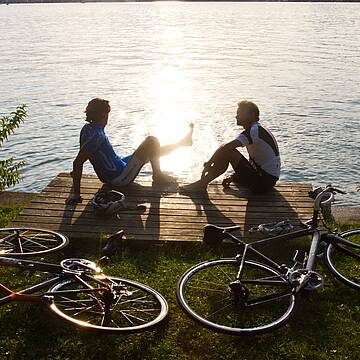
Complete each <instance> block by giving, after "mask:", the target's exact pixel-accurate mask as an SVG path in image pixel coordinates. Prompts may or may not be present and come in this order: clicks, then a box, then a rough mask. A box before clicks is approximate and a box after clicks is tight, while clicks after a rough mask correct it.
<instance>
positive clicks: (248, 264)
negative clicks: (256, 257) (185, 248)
mask: <svg viewBox="0 0 360 360" xmlns="http://www.w3.org/2000/svg"><path fill="white" fill-rule="evenodd" d="M239 265H240V263H239V260H237V259H219V260H212V261H207V262H203V263H200V264H197V265H195V266H193V267H192V268H191V269H189V270H188V271H187V272H185V273H184V274H183V276H182V277H181V278H180V280H179V282H178V286H177V300H178V302H179V305H180V307H181V308H182V310H183V311H184V312H185V314H186V315H188V316H189V317H190V318H191V319H192V320H194V321H196V322H197V323H199V324H200V325H202V326H204V327H206V328H208V329H210V330H213V331H215V332H220V333H224V334H228V335H258V334H264V333H267V332H270V331H273V330H275V329H277V328H279V327H281V326H283V325H285V324H286V323H287V322H288V321H289V320H290V318H291V316H292V315H293V314H294V312H295V308H296V304H297V302H296V294H295V292H294V291H292V288H291V286H290V283H289V282H288V281H287V280H286V279H285V277H284V275H282V274H280V273H279V272H277V271H276V270H274V269H272V268H270V267H268V266H267V265H264V264H261V263H258V262H255V261H250V260H249V261H245V264H244V275H245V276H249V275H250V272H249V271H248V269H249V268H254V270H256V271H259V274H261V273H264V275H266V274H267V275H268V278H269V279H270V278H274V279H278V280H276V281H279V285H276V286H284V288H286V293H287V295H286V296H285V295H284V297H283V298H285V297H288V298H289V304H288V305H286V304H285V306H284V311H281V314H282V315H281V316H279V317H276V319H275V320H270V321H269V323H267V324H262V325H260V324H256V325H255V319H254V324H252V325H246V326H245V324H244V325H239V321H243V322H244V323H247V322H249V320H247V319H246V317H247V316H250V317H251V318H253V315H254V314H252V310H251V306H255V307H256V306H260V307H261V305H262V304H265V303H266V301H264V302H263V303H262V304H261V303H259V304H256V301H261V296H260V294H259V297H258V299H255V298H254V299H255V300H254V299H253V300H251V301H252V302H253V303H254V305H247V306H248V308H246V306H242V307H241V308H238V307H237V305H236V304H232V305H226V306H225V307H223V308H220V309H221V310H219V309H216V306H218V305H216V304H217V303H219V302H220V301H221V300H217V299H216V296H219V297H223V296H224V295H225V298H223V300H225V299H226V297H227V296H228V294H229V290H228V284H227V283H229V281H232V280H233V278H232V277H229V273H234V274H235V278H236V274H237V271H238V269H239ZM217 266H219V267H220V266H229V267H230V268H231V270H228V271H229V273H226V272H224V269H220V268H219V269H220V270H221V271H219V272H218V274H219V275H220V277H219V279H220V281H221V283H217V282H214V281H212V279H213V278H214V276H215V275H216V274H215V272H214V274H215V275H214V276H213V275H212V274H211V272H213V269H215V267H217ZM230 268H229V269H230ZM209 269H210V271H209ZM206 271H208V272H209V280H206V278H207V277H206V276H207V274H206ZM256 271H255V272H256ZM201 272H203V275H202V276H199V280H198V281H199V283H200V284H201V285H203V284H209V285H211V288H210V287H209V288H202V287H201V288H199V290H200V293H198V294H195V295H194V300H190V296H191V291H192V290H189V289H191V287H192V288H193V289H195V288H196V286H195V287H194V286H192V283H191V280H192V279H194V277H195V276H197V275H198V274H199V273H201ZM222 272H224V275H222ZM255 272H254V273H253V274H254V277H255ZM247 273H249V275H247ZM260 276H261V275H260ZM221 277H224V278H225V279H226V281H225V283H223V282H222V280H221ZM235 278H234V280H235ZM210 280H211V281H210ZM241 281H242V282H243V283H246V282H247V284H248V287H250V284H251V281H260V282H261V281H263V282H265V278H261V277H260V278H259V279H255V278H254V279H253V280H251V279H250V278H249V279H247V280H246V279H245V278H244V277H243V278H242V280H241ZM274 281H275V280H274ZM194 283H195V285H196V284H197V282H196V280H195V281H194ZM280 283H281V284H280ZM256 286H259V284H258V285H255V284H254V287H251V289H249V288H248V291H249V295H250V296H252V294H254V295H255V292H259V293H260V292H261V289H259V288H258V289H257V290H255V288H256ZM264 286H265V287H266V286H269V285H264ZM274 286H275V285H274ZM224 290H225V291H224ZM263 290H265V289H263ZM193 291H195V290H193ZM203 292H209V293H210V295H209V296H208V297H207V298H206V297H205V296H203V295H202V293H203ZM214 292H215V293H214ZM269 296H270V297H271V295H270V294H269ZM262 298H263V300H264V299H265V298H264V295H263V296H262ZM226 300H228V299H226ZM274 300H275V299H274ZM231 301H232V300H231V299H230V301H228V302H229V303H231ZM251 301H250V300H249V304H250V302H251ZM206 302H208V303H209V309H211V311H212V313H210V314H209V313H208V309H206V308H205V306H204V304H205V303H206ZM269 305H270V306H269V307H271V304H269ZM229 306H230V307H232V309H230V310H232V311H234V313H230V312H228V310H229V309H227V310H226V312H225V317H224V318H225V321H224V322H229V323H228V324H219V323H217V322H216V321H214V320H209V318H210V317H211V316H213V315H214V314H219V311H222V310H223V309H225V308H226V307H229ZM202 308H204V310H203V312H204V314H202V313H200V311H199V310H201V309H202ZM245 310H246V311H248V314H245ZM260 310H261V309H260ZM264 310H265V309H263V310H261V311H264ZM266 311H267V310H265V312H264V314H265V313H266ZM264 314H263V315H264ZM204 315H206V317H205V316H204ZM241 317H243V318H244V319H243V320H241ZM260 318H261V316H260ZM251 321H252V320H251ZM233 324H235V325H233Z"/></svg>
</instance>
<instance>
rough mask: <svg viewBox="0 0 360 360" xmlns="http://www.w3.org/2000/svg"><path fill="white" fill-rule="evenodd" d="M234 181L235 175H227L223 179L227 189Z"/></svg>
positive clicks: (223, 184)
mask: <svg viewBox="0 0 360 360" xmlns="http://www.w3.org/2000/svg"><path fill="white" fill-rule="evenodd" d="M233 181H234V175H231V176H229V177H226V178H225V179H224V180H223V181H222V186H223V187H224V188H225V189H227V188H229V187H230V184H231V183H232V182H233Z"/></svg>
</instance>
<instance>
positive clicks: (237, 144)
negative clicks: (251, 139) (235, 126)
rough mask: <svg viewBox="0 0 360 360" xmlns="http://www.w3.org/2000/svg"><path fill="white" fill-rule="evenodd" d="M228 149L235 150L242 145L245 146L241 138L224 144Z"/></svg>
mask: <svg viewBox="0 0 360 360" xmlns="http://www.w3.org/2000/svg"><path fill="white" fill-rule="evenodd" d="M223 146H224V148H225V149H226V150H234V149H236V148H238V147H240V146H244V145H243V144H242V143H241V142H240V141H239V140H233V141H230V142H228V143H227V144H225V145H223Z"/></svg>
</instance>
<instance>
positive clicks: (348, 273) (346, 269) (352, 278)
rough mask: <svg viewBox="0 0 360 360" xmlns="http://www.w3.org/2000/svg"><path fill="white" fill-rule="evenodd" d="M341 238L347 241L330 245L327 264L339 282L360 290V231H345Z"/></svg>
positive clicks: (326, 257) (326, 255)
mask: <svg viewBox="0 0 360 360" xmlns="http://www.w3.org/2000/svg"><path fill="white" fill-rule="evenodd" d="M340 237H342V238H343V239H345V240H346V241H345V242H333V243H329V244H328V245H327V247H326V251H325V262H326V264H327V266H328V267H329V269H330V271H331V272H332V273H333V274H334V275H335V277H336V278H337V279H338V280H340V281H341V282H342V283H344V284H345V285H348V286H350V287H352V288H354V289H358V290H360V229H355V230H348V231H345V232H343V233H341V234H340Z"/></svg>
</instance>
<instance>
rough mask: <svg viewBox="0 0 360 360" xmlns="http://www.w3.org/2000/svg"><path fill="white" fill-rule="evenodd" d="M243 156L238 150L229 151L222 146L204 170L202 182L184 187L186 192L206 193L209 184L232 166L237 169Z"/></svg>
mask: <svg viewBox="0 0 360 360" xmlns="http://www.w3.org/2000/svg"><path fill="white" fill-rule="evenodd" d="M241 157H242V155H241V154H240V152H239V151H237V150H236V149H232V150H227V149H226V148H225V147H224V146H220V147H219V148H218V149H217V150H216V151H215V153H214V155H213V156H212V157H211V158H210V160H209V161H208V162H206V163H205V165H204V170H203V172H202V174H201V178H200V180H198V181H196V182H194V183H192V184H189V185H185V186H183V187H182V189H183V190H185V191H205V190H206V188H207V186H208V184H209V183H210V182H211V181H212V180H214V179H216V178H217V177H218V176H220V175H222V174H223V173H224V172H225V171H226V170H227V169H228V167H229V164H231V165H232V167H233V169H236V167H237V165H238V164H239V161H240V159H241Z"/></svg>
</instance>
